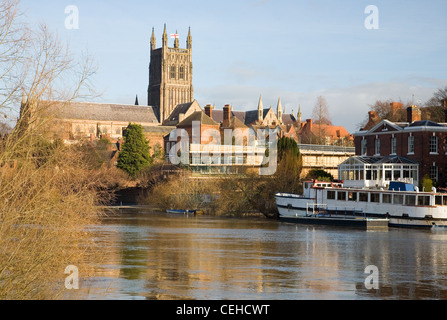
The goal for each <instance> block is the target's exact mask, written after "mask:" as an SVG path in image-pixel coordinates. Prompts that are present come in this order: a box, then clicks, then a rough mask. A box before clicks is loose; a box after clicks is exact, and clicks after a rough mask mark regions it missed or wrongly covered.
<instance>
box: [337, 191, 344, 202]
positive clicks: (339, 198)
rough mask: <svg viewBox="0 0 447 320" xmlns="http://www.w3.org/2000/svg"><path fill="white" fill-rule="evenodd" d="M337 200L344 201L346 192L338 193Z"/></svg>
mask: <svg viewBox="0 0 447 320" xmlns="http://www.w3.org/2000/svg"><path fill="white" fill-rule="evenodd" d="M337 199H338V200H346V192H344V191H338V192H337Z"/></svg>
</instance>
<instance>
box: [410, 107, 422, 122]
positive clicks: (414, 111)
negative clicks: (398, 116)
mask: <svg viewBox="0 0 447 320" xmlns="http://www.w3.org/2000/svg"><path fill="white" fill-rule="evenodd" d="M420 120H421V110H420V109H419V108H418V107H417V106H414V105H413V106H409V107H408V108H407V122H408V123H413V122H414V121H420Z"/></svg>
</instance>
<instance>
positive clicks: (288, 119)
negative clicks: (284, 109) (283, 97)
mask: <svg viewBox="0 0 447 320" xmlns="http://www.w3.org/2000/svg"><path fill="white" fill-rule="evenodd" d="M282 122H283V123H284V124H294V123H295V122H296V118H295V116H294V115H293V114H290V113H286V114H283V115H282Z"/></svg>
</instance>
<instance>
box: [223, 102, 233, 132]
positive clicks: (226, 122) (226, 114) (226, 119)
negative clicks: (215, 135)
mask: <svg viewBox="0 0 447 320" xmlns="http://www.w3.org/2000/svg"><path fill="white" fill-rule="evenodd" d="M230 119H231V107H230V105H229V104H226V105H225V106H224V108H223V122H222V126H223V127H229V126H230Z"/></svg>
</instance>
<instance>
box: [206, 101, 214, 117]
mask: <svg viewBox="0 0 447 320" xmlns="http://www.w3.org/2000/svg"><path fill="white" fill-rule="evenodd" d="M205 114H206V115H207V116H208V117H210V118H211V119H212V118H213V107H212V106H211V105H210V104H207V105H206V106H205Z"/></svg>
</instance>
